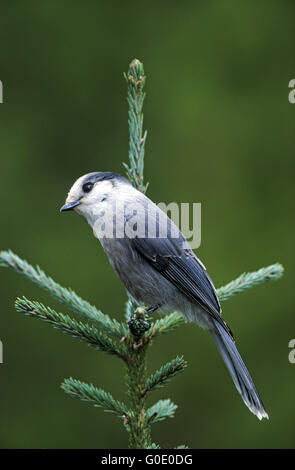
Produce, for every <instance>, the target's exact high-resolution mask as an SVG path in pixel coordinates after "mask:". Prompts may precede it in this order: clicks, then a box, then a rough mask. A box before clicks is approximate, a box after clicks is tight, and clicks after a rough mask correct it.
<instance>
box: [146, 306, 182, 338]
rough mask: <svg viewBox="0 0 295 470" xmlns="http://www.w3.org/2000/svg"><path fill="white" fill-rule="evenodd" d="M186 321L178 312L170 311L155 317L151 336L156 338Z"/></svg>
mask: <svg viewBox="0 0 295 470" xmlns="http://www.w3.org/2000/svg"><path fill="white" fill-rule="evenodd" d="M184 323H186V319H185V318H184V316H183V315H182V314H181V313H179V312H172V313H169V314H168V315H165V316H164V317H162V318H159V319H157V320H156V321H155V322H154V324H153V325H152V331H151V337H153V338H157V337H159V336H161V335H163V334H165V333H170V331H172V330H175V328H177V327H179V326H181V325H183V324H184Z"/></svg>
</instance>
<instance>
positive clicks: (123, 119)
mask: <svg viewBox="0 0 295 470" xmlns="http://www.w3.org/2000/svg"><path fill="white" fill-rule="evenodd" d="M294 14H295V5H294V2H293V1H281V2H278V1H273V0H264V1H260V2H243V1H226V2H220V1H218V0H215V1H186V2H183V3H182V4H180V3H179V2H156V1H150V2H145V3H141V2H135V1H129V2H109V1H97V2H94V1H84V2H76V1H72V2H65V1H56V0H55V1H51V2H49V1H43V2H37V1H27V2H10V3H8V2H7V3H6V4H4V2H2V4H1V7H0V18H1V29H0V39H1V49H0V64H1V67H0V79H1V80H2V82H3V86H4V104H2V105H0V116H1V130H0V136H1V137H0V152H1V193H2V194H1V248H2V249H7V248H11V249H12V250H13V251H15V252H16V253H17V254H18V255H20V256H21V257H24V258H26V259H27V260H28V261H30V262H31V263H33V264H37V263H38V264H39V265H40V266H41V267H42V268H43V269H44V270H45V271H46V272H47V273H49V274H51V275H52V276H53V277H54V278H55V279H56V280H57V281H58V282H60V283H61V284H63V285H66V286H71V287H72V288H73V289H74V290H76V291H77V292H78V293H79V294H80V295H81V296H82V297H84V298H86V299H88V300H89V301H91V302H92V303H95V304H96V305H97V306H98V307H99V308H101V310H102V311H103V312H105V313H108V314H110V315H111V316H113V317H115V318H117V319H121V318H122V315H123V313H122V311H123V304H124V301H125V298H126V295H125V292H124V289H123V287H122V285H121V284H120V282H119V280H118V279H117V278H116V276H115V275H114V273H113V271H112V269H111V267H110V266H109V264H108V261H107V258H106V256H105V255H104V253H103V251H102V249H101V248H100V246H99V244H98V242H97V240H96V239H95V238H94V237H93V235H92V232H91V229H90V228H89V227H88V226H87V224H86V223H85V221H84V220H82V218H80V217H78V216H77V215H75V214H67V215H62V214H60V213H59V208H60V206H61V205H62V204H63V202H64V199H65V196H66V194H67V191H68V190H69V188H70V186H71V185H72V183H73V181H74V180H75V179H76V178H77V177H78V176H80V175H82V174H84V173H87V172H89V171H96V170H111V171H117V172H122V173H123V169H122V161H124V160H125V161H126V159H127V152H128V127H127V103H126V85H125V81H124V79H123V75H122V73H123V71H126V70H127V67H128V64H129V62H130V60H131V59H133V58H134V57H138V58H139V59H141V60H142V61H143V62H144V66H145V71H146V74H147V99H146V103H145V128H147V129H148V140H147V145H146V167H145V175H146V180H147V181H150V189H149V196H150V197H151V198H152V199H153V200H155V201H165V202H171V201H177V202H188V201H191V202H201V203H202V244H201V247H200V249H199V250H198V255H199V256H200V258H201V259H202V260H203V262H204V263H205V264H206V266H207V269H208V271H209V273H210V274H211V276H212V278H213V280H214V282H215V284H216V286H217V287H219V286H221V285H223V284H225V283H227V282H228V281H230V280H232V279H234V278H235V277H237V276H238V275H239V274H240V273H241V272H244V271H251V270H255V269H258V268H260V267H261V266H265V265H268V264H272V263H274V262H276V261H279V262H281V263H283V264H284V266H285V269H286V272H285V275H284V277H283V279H282V280H280V281H278V282H276V283H271V284H266V285H262V286H259V287H256V288H255V289H252V290H250V291H247V292H246V293H243V294H241V295H239V296H236V297H235V298H232V299H231V300H230V301H228V302H226V303H225V304H224V305H223V314H224V317H225V319H226V321H227V322H228V324H229V325H230V326H231V328H232V330H233V331H234V333H235V335H236V339H237V345H238V348H239V350H240V352H241V354H242V356H243V357H244V359H245V362H246V363H247V365H248V367H249V369H250V371H251V373H252V375H253V378H254V380H255V382H256V384H257V387H258V388H259V390H260V392H261V395H262V397H263V400H264V402H265V405H266V408H267V410H268V412H269V415H270V421H269V422H267V421H266V420H264V421H263V422H259V421H258V420H257V419H256V418H255V417H254V416H253V415H252V414H251V413H250V412H249V411H248V410H247V408H246V407H245V405H244V404H243V402H242V401H241V399H240V397H239V395H238V393H237V392H236V390H235V388H234V386H233V384H232V382H231V379H230V377H229V374H228V372H227V371H226V369H225V367H224V365H223V363H222V360H221V358H220V356H219V354H218V352H217V350H216V348H215V346H214V344H213V342H212V340H211V338H210V337H209V334H208V333H207V332H204V331H202V330H201V329H199V328H197V327H195V326H194V325H186V326H184V327H183V328H180V329H178V330H177V331H175V332H174V333H171V334H170V335H168V336H167V337H163V338H162V339H161V340H158V341H156V342H155V343H154V346H153V348H152V350H151V351H150V354H149V359H148V368H149V370H150V371H152V370H154V369H155V368H157V367H159V366H160V365H161V364H163V363H164V362H165V361H168V360H169V359H172V358H173V357H175V356H176V355H177V354H178V355H179V354H183V355H184V356H185V358H186V359H187V360H188V362H189V367H188V368H187V369H186V371H185V373H184V374H182V376H178V377H177V378H176V379H174V380H173V382H171V383H170V384H169V385H168V387H167V388H165V389H163V390H160V391H158V392H155V393H154V395H153V396H152V401H154V400H155V399H159V398H165V397H170V398H171V399H172V400H173V401H175V402H176V403H177V404H178V405H179V408H178V410H177V413H176V417H175V419H174V420H168V421H165V422H161V423H159V424H156V425H155V426H154V429H153V440H154V441H155V442H159V443H160V444H161V445H162V446H163V447H166V448H169V447H173V446H175V445H179V444H181V443H185V444H187V445H188V446H190V447H191V448H223V447H226V448H228V447H233V448H237V447H242V448H246V447H251V448H262V447H263V448H274V447H280V448H290V447H294V443H295V442H294V441H295V403H294V392H295V365H294V364H293V365H292V364H290V363H289V362H288V353H289V348H288V343H289V340H290V339H292V338H294V337H295V321H294V285H293V283H294V248H293V247H294V222H295V220H294V151H295V135H294V113H295V105H291V104H290V103H289V102H288V93H289V89H288V83H289V80H291V79H292V78H295V56H294V51H293V49H292V47H293V45H294V40H295V27H294ZM0 280H1V316H0V339H1V340H2V342H3V345H4V364H1V365H0V380H1V387H0V390H1V392H0V393H1V398H0V416H1V426H0V446H1V447H2V448H17V447H20V448H91V447H94V448H124V447H126V446H127V436H126V434H125V431H124V430H123V427H122V426H121V423H120V422H119V420H118V419H117V418H116V417H115V416H112V415H110V414H107V413H103V411H102V410H99V409H95V408H93V407H91V405H88V404H86V403H82V402H80V401H78V400H75V399H71V398H70V397H68V396H66V395H65V394H64V393H63V392H62V391H61V390H60V383H61V381H62V380H63V378H65V377H69V376H73V377H75V378H79V379H81V380H85V381H87V382H93V383H95V384H96V385H98V386H101V387H103V388H105V389H106V390H109V391H111V392H114V395H115V397H116V398H119V399H122V400H123V399H125V396H124V393H125V389H124V383H123V380H124V370H123V366H122V364H121V363H120V362H119V361H118V360H116V359H114V358H112V357H108V356H105V355H103V354H101V353H99V352H96V351H95V350H92V349H91V348H87V347H86V346H85V345H84V344H81V343H79V342H77V341H76V340H74V339H72V338H71V337H68V336H65V335H62V334H60V333H59V332H57V331H56V330H53V329H51V328H50V327H49V326H47V325H45V324H42V323H41V322H38V321H34V320H31V319H28V318H25V317H23V316H22V315H20V314H18V313H16V312H15V310H14V305H13V304H14V299H15V298H16V296H18V295H26V296H27V297H28V298H31V299H36V300H37V299H38V300H40V301H42V302H45V303H47V304H49V305H52V306H53V307H57V304H56V302H55V301H54V300H52V299H51V298H50V297H49V295H47V294H46V293H44V292H42V291H41V290H40V289H39V288H38V287H36V286H34V285H32V284H31V283H30V282H29V281H28V280H26V279H25V278H23V277H21V276H18V275H17V274H15V273H14V272H10V271H8V270H5V269H1V270H0ZM61 310H63V308H62V307H61V306H59V311H61ZM150 400H151V399H150Z"/></svg>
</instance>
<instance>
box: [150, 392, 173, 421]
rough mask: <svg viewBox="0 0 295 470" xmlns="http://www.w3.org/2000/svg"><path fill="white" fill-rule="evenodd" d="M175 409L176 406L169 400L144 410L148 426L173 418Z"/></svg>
mask: <svg viewBox="0 0 295 470" xmlns="http://www.w3.org/2000/svg"><path fill="white" fill-rule="evenodd" d="M176 409H177V405H175V403H173V402H172V401H171V400H170V399H169V398H167V399H166V400H159V401H157V403H155V404H154V405H153V406H151V407H150V408H148V409H147V410H146V416H147V421H148V423H149V424H154V423H157V422H158V421H163V420H164V419H166V418H174V413H175V411H176Z"/></svg>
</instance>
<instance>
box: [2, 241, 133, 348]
mask: <svg viewBox="0 0 295 470" xmlns="http://www.w3.org/2000/svg"><path fill="white" fill-rule="evenodd" d="M0 266H2V267H7V268H11V269H13V270H14V271H16V272H18V273H19V274H23V275H24V276H26V277H27V278H29V279H30V280H31V281H33V282H34V283H35V284H37V285H38V286H39V287H41V288H42V289H45V290H47V291H48V292H50V294H51V295H52V296H53V297H55V298H56V299H57V300H59V301H60V302H61V303H63V304H64V305H66V306H67V307H68V308H69V309H70V310H72V311H73V312H75V313H77V314H78V315H80V316H81V317H83V318H86V319H88V320H91V321H92V322H94V324H95V325H96V326H98V328H100V329H102V330H103V331H105V332H106V333H108V334H109V335H111V336H114V337H116V338H118V339H120V338H121V337H122V336H123V334H124V332H125V330H124V328H123V326H122V324H121V323H119V322H117V321H116V320H112V319H111V318H110V317H109V316H108V315H105V314H103V313H102V312H101V311H100V310H97V308H96V307H94V306H93V305H91V304H90V303H89V302H87V301H86V300H83V299H82V298H81V297H79V296H78V295H77V294H76V293H75V292H74V291H73V290H72V289H67V288H65V287H62V286H60V285H59V284H58V283H57V282H55V281H54V280H53V279H52V278H51V277H49V276H47V275H46V274H45V272H44V271H42V269H40V268H39V266H37V267H36V268H34V267H33V266H31V265H30V264H29V263H28V262H27V261H26V260H23V259H21V258H20V257H19V256H17V255H16V254H14V253H13V252H12V251H11V250H7V251H2V252H1V253H0Z"/></svg>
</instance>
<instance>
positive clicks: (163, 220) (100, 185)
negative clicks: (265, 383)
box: [60, 171, 268, 420]
mask: <svg viewBox="0 0 295 470" xmlns="http://www.w3.org/2000/svg"><path fill="white" fill-rule="evenodd" d="M72 210H73V211H75V212H77V213H78V214H80V215H82V216H84V217H85V218H86V220H87V222H88V223H89V225H90V226H91V228H92V229H93V233H94V235H95V237H97V238H98V239H99V241H100V243H101V245H102V248H103V249H104V251H105V253H106V255H107V257H108V259H109V261H110V264H111V266H112V267H113V269H114V271H115V273H116V274H117V276H118V277H119V279H120V280H121V282H122V283H123V285H124V286H125V288H126V290H127V292H128V294H129V295H130V296H131V298H133V299H134V300H135V301H136V302H138V303H143V304H144V305H145V306H147V307H148V311H150V312H152V311H155V310H158V311H159V313H167V312H171V311H179V312H181V313H182V315H184V317H185V318H186V319H187V320H188V321H189V322H194V323H196V324H197V325H199V326H200V327H202V328H204V329H207V330H209V332H210V333H211V335H212V337H213V339H214V341H215V343H216V346H217V348H218V350H219V352H220V354H221V356H222V359H223V361H224V363H225V365H226V367H227V368H228V371H229V373H230V375H231V377H232V380H233V382H234V385H235V387H236V389H237V390H238V392H239V393H240V395H241V397H242V399H243V401H244V403H245V404H246V406H247V407H248V408H249V410H250V411H251V412H252V413H253V414H254V415H256V416H257V418H259V420H261V419H262V418H267V419H268V414H267V412H266V411H265V407H264V405H263V402H262V400H261V398H260V396H259V393H258V391H257V389H256V387H255V385H254V382H253V380H252V377H251V375H250V373H249V371H248V369H247V367H246V365H245V363H244V361H243V359H242V358H241V356H240V353H239V351H238V349H237V347H236V344H235V339H234V337H233V333H232V331H231V329H230V328H229V326H228V325H227V324H226V322H225V321H224V319H223V317H222V314H221V307H220V302H219V300H218V296H217V292H216V289H215V287H214V284H213V281H212V279H211V278H210V276H209V274H208V272H207V270H206V268H205V266H204V264H203V263H202V262H201V261H200V260H199V259H198V257H197V256H196V254H195V253H194V252H193V250H192V249H191V247H190V245H189V243H188V241H187V240H186V238H185V236H184V235H183V234H182V232H181V231H180V229H179V228H178V227H177V225H176V224H175V223H174V222H173V221H172V220H171V219H170V218H169V217H168V215H167V214H166V213H165V212H164V211H162V210H161V209H160V208H159V207H158V206H157V205H156V204H155V203H154V202H153V201H151V199H149V198H148V197H147V196H146V195H145V194H144V193H143V192H141V191H139V190H137V189H136V188H135V187H134V186H133V185H132V184H131V182H129V181H128V180H127V179H126V178H125V177H123V176H122V175H120V174H118V173H113V172H110V171H98V172H91V173H88V174H86V175H83V176H81V177H80V178H78V179H77V180H76V181H75V183H74V184H73V186H72V187H71V189H70V191H69V193H68V195H67V198H66V201H65V204H64V205H63V206H62V207H61V209H60V211H61V212H65V211H72Z"/></svg>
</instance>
